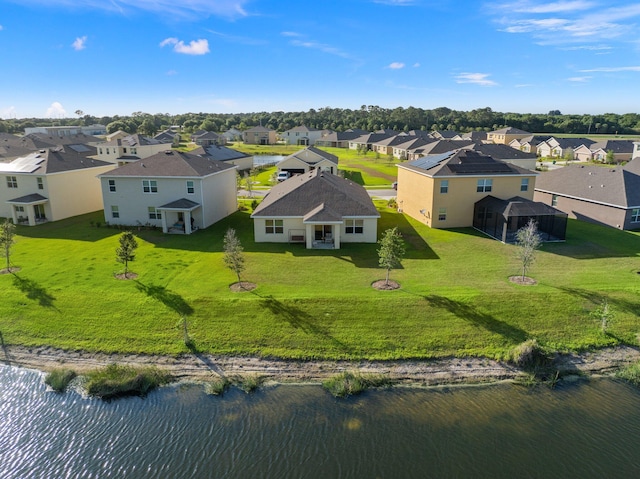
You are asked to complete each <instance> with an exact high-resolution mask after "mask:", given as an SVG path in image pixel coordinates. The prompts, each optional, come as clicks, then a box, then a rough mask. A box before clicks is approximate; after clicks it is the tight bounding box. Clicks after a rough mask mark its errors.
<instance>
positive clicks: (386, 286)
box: [371, 279, 400, 291]
mask: <svg viewBox="0 0 640 479" xmlns="http://www.w3.org/2000/svg"><path fill="white" fill-rule="evenodd" d="M371 287H373V288H375V289H378V290H381V291H393V290H394V289H399V288H400V283H397V282H396V281H392V280H389V283H387V282H386V281H385V280H384V279H379V280H378V281H374V282H373V283H371Z"/></svg>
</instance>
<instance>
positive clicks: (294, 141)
mask: <svg viewBox="0 0 640 479" xmlns="http://www.w3.org/2000/svg"><path fill="white" fill-rule="evenodd" d="M322 133H323V132H322V130H318V129H316V128H309V127H306V126H304V125H302V126H296V127H295V128H291V129H290V130H287V131H285V132H284V133H282V134H281V135H280V138H282V140H284V142H285V143H286V144H287V145H303V146H312V145H314V144H315V143H316V141H318V140H319V139H321V138H322Z"/></svg>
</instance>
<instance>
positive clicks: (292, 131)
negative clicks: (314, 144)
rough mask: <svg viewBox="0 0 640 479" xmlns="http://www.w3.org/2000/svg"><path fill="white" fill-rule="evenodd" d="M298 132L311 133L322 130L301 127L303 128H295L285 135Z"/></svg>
mask: <svg viewBox="0 0 640 479" xmlns="http://www.w3.org/2000/svg"><path fill="white" fill-rule="evenodd" d="M296 131H298V132H305V133H309V132H312V131H320V130H319V129H317V128H309V127H308V126H305V125H301V126H294V127H293V128H291V129H290V130H287V131H285V133H295V132H296Z"/></svg>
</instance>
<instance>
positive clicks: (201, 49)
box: [160, 37, 209, 55]
mask: <svg viewBox="0 0 640 479" xmlns="http://www.w3.org/2000/svg"><path fill="white" fill-rule="evenodd" d="M167 45H173V51H174V52H176V53H183V54H185V55H204V54H206V53H209V41H208V40H206V39H204V38H202V39H200V40H191V42H189V44H188V45H186V44H185V43H184V42H183V41H182V40H178V39H177V38H174V37H170V38H165V39H164V40H162V41H161V42H160V46H161V47H166V46H167Z"/></svg>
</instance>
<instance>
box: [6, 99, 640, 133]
mask: <svg viewBox="0 0 640 479" xmlns="http://www.w3.org/2000/svg"><path fill="white" fill-rule="evenodd" d="M76 113H77V114H78V117H77V118H62V119H55V120H52V119H50V118H48V119H44V118H29V119H5V120H0V132H7V133H22V132H23V131H24V129H25V128H28V127H35V126H50V125H52V123H55V124H56V125H58V126H71V125H87V126H88V125H92V124H95V123H99V124H103V125H107V127H108V128H107V129H108V131H110V132H113V131H117V130H123V131H126V132H128V133H142V134H145V135H154V134H156V133H158V132H159V131H162V130H164V129H167V128H169V127H170V126H179V127H180V128H181V131H183V132H186V133H192V132H194V131H196V130H207V131H216V132H223V131H226V130H228V129H231V128H236V129H239V130H245V129H248V128H251V127H254V126H258V125H262V126H265V127H267V128H271V129H273V130H277V131H279V132H283V131H286V130H289V129H291V128H293V127H295V126H300V125H305V126H307V127H309V128H317V129H321V130H322V129H328V130H333V131H345V130H348V129H352V128H356V129H361V130H367V131H375V130H382V129H392V130H397V131H410V130H426V131H433V130H455V131H457V132H459V133H465V132H469V131H492V130H497V129H500V128H503V127H506V126H510V127H514V128H519V129H521V130H525V131H530V132H532V133H549V134H554V133H566V134H584V135H589V134H619V135H622V134H638V133H640V114H637V113H625V114H617V113H604V114H601V115H592V114H583V115H563V114H562V113H561V112H560V111H559V110H552V111H550V112H548V113H546V114H537V113H502V112H497V111H493V110H492V109H491V108H488V107H487V108H478V109H475V110H471V111H459V110H452V109H450V108H446V107H439V108H434V109H423V108H415V107H408V108H404V107H398V108H383V107H380V106H375V105H362V106H361V107H360V108H359V109H348V108H330V107H326V108H320V109H317V110H316V109H310V110H308V111H301V112H284V111H274V112H254V113H184V114H179V115H171V114H168V113H156V114H150V113H144V112H140V111H138V112H134V113H132V114H131V115H129V116H118V115H115V116H102V117H96V116H92V115H90V114H84V112H83V111H82V110H77V111H76Z"/></svg>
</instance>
